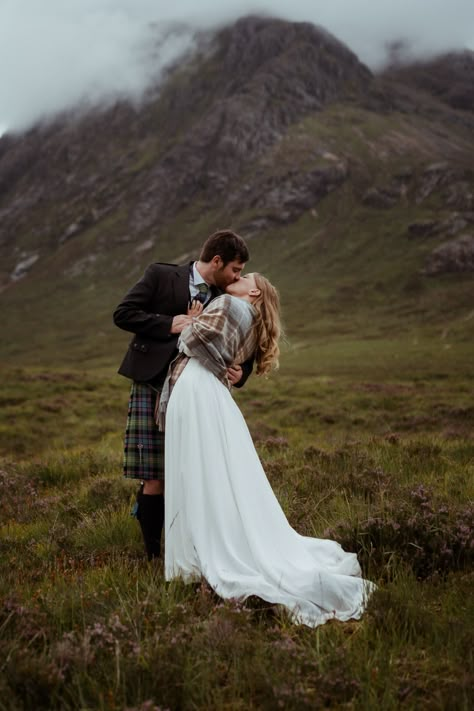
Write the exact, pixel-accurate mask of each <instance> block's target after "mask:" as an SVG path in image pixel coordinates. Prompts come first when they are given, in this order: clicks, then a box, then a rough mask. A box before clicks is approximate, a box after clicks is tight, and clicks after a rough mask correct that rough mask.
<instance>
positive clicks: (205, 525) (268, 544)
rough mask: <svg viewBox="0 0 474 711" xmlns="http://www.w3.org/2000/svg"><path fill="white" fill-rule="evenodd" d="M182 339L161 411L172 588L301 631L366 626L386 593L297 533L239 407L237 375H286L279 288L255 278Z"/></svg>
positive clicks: (219, 301) (324, 545)
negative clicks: (347, 623)
mask: <svg viewBox="0 0 474 711" xmlns="http://www.w3.org/2000/svg"><path fill="white" fill-rule="evenodd" d="M191 313H192V315H193V316H194V318H193V322H192V324H191V325H190V326H188V327H187V328H186V329H185V330H184V331H183V332H182V334H181V337H180V342H179V350H180V354H179V356H178V357H177V358H176V359H175V361H174V362H173V363H172V365H171V366H170V371H169V375H168V379H167V382H166V384H165V387H164V389H163V393H162V397H161V401H160V404H159V423H160V426H161V427H164V418H165V416H166V428H165V482H166V486H165V536H166V539H165V577H166V579H167V580H172V579H173V578H182V579H183V580H185V581H193V580H196V579H200V578H201V577H204V578H205V579H206V580H207V582H208V583H209V585H210V586H211V587H212V588H213V589H214V590H215V592H216V593H217V594H218V595H220V596H221V597H223V598H239V599H244V598H246V597H248V596H250V595H257V596H258V597H260V598H262V599H264V600H266V601H268V602H270V603H276V604H281V605H284V606H285V607H286V608H287V609H288V610H289V612H290V615H291V616H292V619H293V620H294V621H295V622H298V623H303V624H306V625H309V626H311V627H316V626H317V625H320V624H322V623H324V622H326V621H327V620H330V619H338V620H348V619H350V618H359V617H360V616H361V614H362V613H363V611H364V607H365V605H366V602H367V599H368V597H369V595H370V593H371V592H372V590H373V589H374V588H375V585H374V584H373V583H370V582H368V581H366V580H363V579H362V578H361V577H360V575H361V571H360V567H359V564H358V562H357V557H356V555H355V554H354V553H346V552H345V551H344V550H343V549H342V548H341V546H340V545H339V544H338V543H336V542H334V541H330V540H324V539H318V538H309V537H305V536H301V535H299V534H298V533H297V532H296V531H295V530H294V529H293V528H292V527H291V526H290V524H289V523H288V521H287V519H286V517H285V515H284V513H283V511H282V509H281V507H280V505H279V503H278V501H277V499H276V497H275V495H274V493H273V491H272V488H271V486H270V484H269V482H268V479H267V477H266V475H265V472H264V470H263V468H262V465H261V463H260V460H259V458H258V455H257V452H256V450H255V447H254V445H253V442H252V439H251V436H250V433H249V431H248V428H247V425H246V423H245V420H244V418H243V416H242V414H241V412H240V410H239V408H238V407H237V405H236V404H235V402H234V400H233V398H232V395H231V392H230V385H229V382H228V380H227V375H226V373H227V367H228V366H229V365H232V364H233V363H241V362H243V361H244V360H246V359H248V358H249V357H251V356H252V354H253V355H254V358H255V365H256V371H257V374H265V373H267V372H269V371H270V370H271V368H272V367H276V366H277V365H278V355H279V348H278V339H279V336H280V316H279V300H278V294H277V291H276V289H275V288H274V287H273V286H272V285H271V284H270V282H269V281H268V280H267V279H265V278H264V277H263V276H262V275H261V274H257V273H255V274H247V275H246V276H243V277H241V278H240V279H239V280H238V281H236V282H234V283H233V284H231V285H230V286H228V287H227V293H226V294H222V295H221V296H218V297H217V298H216V299H214V300H213V301H212V302H211V304H210V305H209V306H208V307H207V308H206V310H205V311H202V307H201V306H200V305H198V304H197V303H194V304H193V306H192V312H191Z"/></svg>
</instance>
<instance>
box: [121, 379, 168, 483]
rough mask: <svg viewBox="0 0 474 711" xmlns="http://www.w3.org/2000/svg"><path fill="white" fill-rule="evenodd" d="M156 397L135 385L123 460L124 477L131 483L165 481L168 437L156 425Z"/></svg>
mask: <svg viewBox="0 0 474 711" xmlns="http://www.w3.org/2000/svg"><path fill="white" fill-rule="evenodd" d="M156 397H157V393H156V392H155V391H154V390H153V389H152V388H150V387H149V386H148V385H146V384H144V383H136V382H134V383H132V387H131V389H130V400H129V403H128V415H127V425H126V428H125V443H124V459H123V473H124V476H125V477H127V478H128V479H141V480H142V481H149V480H154V479H161V480H162V479H164V478H165V456H164V455H165V435H164V432H160V431H159V429H158V427H157V426H156V423H155V416H154V414H155V403H156Z"/></svg>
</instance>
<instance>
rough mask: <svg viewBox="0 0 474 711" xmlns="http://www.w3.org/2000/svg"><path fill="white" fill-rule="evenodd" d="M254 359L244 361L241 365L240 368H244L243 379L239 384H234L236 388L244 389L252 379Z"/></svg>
mask: <svg viewBox="0 0 474 711" xmlns="http://www.w3.org/2000/svg"><path fill="white" fill-rule="evenodd" d="M253 361H254V359H253V357H252V358H249V359H248V360H246V361H244V363H240V366H241V368H242V377H241V378H240V380H239V382H238V383H235V384H234V388H242V387H243V386H244V385H245V383H246V382H247V379H248V378H249V377H250V375H251V373H252V370H253Z"/></svg>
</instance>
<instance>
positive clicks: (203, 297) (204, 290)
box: [194, 284, 209, 304]
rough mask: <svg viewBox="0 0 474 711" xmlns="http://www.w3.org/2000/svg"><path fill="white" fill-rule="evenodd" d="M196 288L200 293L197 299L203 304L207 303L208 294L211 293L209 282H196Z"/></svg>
mask: <svg viewBox="0 0 474 711" xmlns="http://www.w3.org/2000/svg"><path fill="white" fill-rule="evenodd" d="M196 289H197V290H198V293H197V294H196V296H195V297H194V299H196V301H200V302H201V304H205V303H206V301H207V295H208V293H209V287H208V285H207V284H196Z"/></svg>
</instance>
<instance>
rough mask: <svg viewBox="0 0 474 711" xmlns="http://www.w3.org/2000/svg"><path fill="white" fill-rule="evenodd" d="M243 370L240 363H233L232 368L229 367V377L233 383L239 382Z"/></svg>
mask: <svg viewBox="0 0 474 711" xmlns="http://www.w3.org/2000/svg"><path fill="white" fill-rule="evenodd" d="M242 372H243V371H242V366H240V365H231V366H230V368H227V377H228V378H229V382H230V384H231V385H235V384H236V383H238V382H239V380H240V379H241V377H242Z"/></svg>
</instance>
